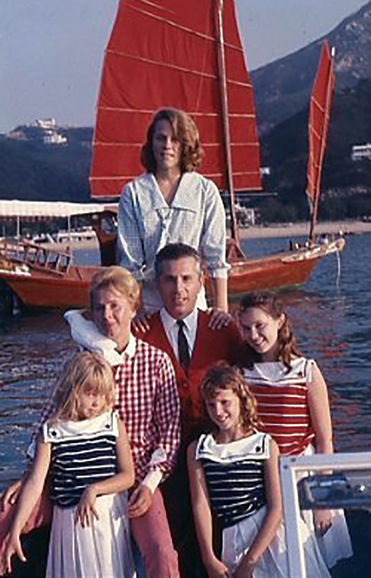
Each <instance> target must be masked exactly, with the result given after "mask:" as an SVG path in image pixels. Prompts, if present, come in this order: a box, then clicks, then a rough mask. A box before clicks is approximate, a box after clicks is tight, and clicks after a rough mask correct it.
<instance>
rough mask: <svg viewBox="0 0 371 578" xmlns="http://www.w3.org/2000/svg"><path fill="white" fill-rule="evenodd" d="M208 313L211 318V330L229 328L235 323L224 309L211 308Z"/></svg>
mask: <svg viewBox="0 0 371 578" xmlns="http://www.w3.org/2000/svg"><path fill="white" fill-rule="evenodd" d="M207 313H208V315H209V316H210V320H209V327H210V329H223V327H227V326H228V325H229V324H230V323H232V322H233V321H234V320H233V317H232V315H231V314H230V313H226V312H225V311H223V310H222V309H217V308H216V307H210V308H209V309H208V310H207Z"/></svg>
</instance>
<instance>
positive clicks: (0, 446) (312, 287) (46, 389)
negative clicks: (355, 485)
mask: <svg viewBox="0 0 371 578" xmlns="http://www.w3.org/2000/svg"><path fill="white" fill-rule="evenodd" d="M287 245H288V241H287V240H285V239H259V240H248V241H245V242H244V250H245V252H246V254H247V255H258V254H264V253H270V252H273V251H278V250H281V249H285V248H287ZM79 258H80V260H84V262H85V263H86V264H88V263H91V262H92V260H93V259H92V256H91V255H90V254H86V255H80V256H79ZM370 261H371V234H364V235H354V236H348V237H347V238H346V247H345V250H344V251H343V253H342V254H341V256H340V260H339V261H338V259H337V256H336V255H333V256H329V257H327V258H325V259H322V260H321V261H320V262H319V263H318V265H317V267H316V269H315V270H314V272H313V273H312V276H311V278H310V279H309V281H308V282H307V283H306V285H305V286H304V287H301V288H300V289H290V290H285V291H282V292H281V296H282V298H283V299H284V301H285V303H286V305H287V309H288V313H289V316H290V319H291V321H292V326H293V328H294V331H295V334H296V336H297V339H298V342H299V345H300V349H301V351H302V352H303V354H305V355H306V356H308V357H313V358H314V359H316V361H317V362H318V364H319V366H320V368H321V370H322V372H323V374H324V376H325V378H326V381H327V384H328V388H329V393H330V402H331V412H332V419H333V424H334V441H335V447H336V449H337V450H342V451H353V450H359V451H368V450H370V449H371V288H370V272H369V271H370V267H369V263H370ZM0 324H1V326H0V342H1V346H0V488H1V487H4V486H5V485H6V483H7V482H8V481H9V480H11V479H16V478H17V477H18V476H19V475H20V473H21V471H22V469H23V464H24V454H25V450H26V448H27V446H28V443H29V439H30V434H31V432H32V429H33V424H34V423H35V422H37V421H38V420H39V418H40V414H41V411H42V408H43V406H44V404H45V403H46V401H47V400H48V399H49V398H50V395H51V391H52V389H53V385H54V381H55V376H56V375H57V374H58V372H59V371H60V369H61V366H62V364H63V363H64V361H65V360H67V359H68V357H69V356H70V355H71V353H72V352H73V351H74V346H73V344H72V343H71V339H70V336H69V331H68V327H67V324H66V323H65V322H64V321H63V319H62V318H61V315H60V313H58V312H49V313H42V314H40V313H38V314H33V315H29V314H28V315H22V316H17V317H15V318H13V319H11V320H4V319H3V320H0Z"/></svg>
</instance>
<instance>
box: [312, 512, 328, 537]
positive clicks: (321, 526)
mask: <svg viewBox="0 0 371 578" xmlns="http://www.w3.org/2000/svg"><path fill="white" fill-rule="evenodd" d="M313 522H314V531H315V533H316V535H317V536H324V535H325V534H326V532H327V531H328V530H329V529H330V528H331V526H332V514H331V510H313Z"/></svg>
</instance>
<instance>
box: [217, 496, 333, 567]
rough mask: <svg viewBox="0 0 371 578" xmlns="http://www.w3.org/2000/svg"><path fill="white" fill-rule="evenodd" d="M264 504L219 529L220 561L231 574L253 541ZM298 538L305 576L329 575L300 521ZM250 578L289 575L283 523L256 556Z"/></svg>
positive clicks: (315, 546) (257, 530)
mask: <svg viewBox="0 0 371 578" xmlns="http://www.w3.org/2000/svg"><path fill="white" fill-rule="evenodd" d="M266 511H267V509H266V507H265V506H264V507H263V508H260V510H258V511H257V512H256V514H254V515H253V516H249V517H248V518H245V519H244V520H242V521H241V522H238V523H237V524H235V525H234V526H231V527H230V528H226V529H225V530H224V531H223V550H222V560H223V562H224V564H225V565H226V566H227V567H228V569H229V570H230V571H231V572H232V573H233V572H235V571H236V569H237V567H238V565H239V563H240V562H241V560H242V558H243V556H244V555H245V554H246V553H247V552H248V550H249V548H250V546H251V544H252V543H253V541H254V540H255V538H256V536H257V534H258V532H259V529H260V526H261V525H262V522H263V520H264V517H265V515H266ZM300 537H301V540H302V543H303V546H304V556H305V568H306V574H307V578H330V574H329V571H328V570H327V567H326V564H325V562H324V560H323V558H322V556H321V553H320V551H319V549H318V546H317V544H316V541H315V540H314V539H313V537H312V535H311V533H310V532H309V530H308V528H307V526H306V525H305V523H304V522H303V521H302V520H300ZM252 575H253V578H290V575H289V569H288V563H287V554H286V540H285V531H284V526H283V524H281V525H280V526H279V527H278V529H277V532H276V535H275V537H274V538H273V540H272V542H271V543H270V544H269V546H268V548H267V549H266V550H265V552H264V553H263V555H262V556H261V557H260V559H259V561H258V563H257V565H256V566H255V568H254V570H253V573H252Z"/></svg>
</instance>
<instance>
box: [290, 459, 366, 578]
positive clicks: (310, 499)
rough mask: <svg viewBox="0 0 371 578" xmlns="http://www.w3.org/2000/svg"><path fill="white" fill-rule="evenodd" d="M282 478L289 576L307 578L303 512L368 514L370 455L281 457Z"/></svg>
mask: <svg viewBox="0 0 371 578" xmlns="http://www.w3.org/2000/svg"><path fill="white" fill-rule="evenodd" d="M329 471H331V473H328V472H329ZM316 474H317V475H316ZM280 478H281V488H282V503H283V513H284V520H285V532H286V541H287V556H288V565H289V576H290V577H291V578H297V577H298V576H300V578H306V570H305V561H304V550H303V544H302V541H301V539H300V530H299V518H300V510H301V509H307V510H308V509H321V508H323V509H337V508H340V509H342V508H347V509H357V510H361V509H364V510H369V509H370V508H371V484H370V480H371V452H354V453H336V454H315V455H312V456H286V457H280ZM298 480H300V481H298Z"/></svg>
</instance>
